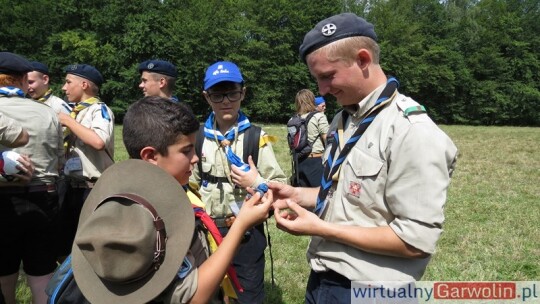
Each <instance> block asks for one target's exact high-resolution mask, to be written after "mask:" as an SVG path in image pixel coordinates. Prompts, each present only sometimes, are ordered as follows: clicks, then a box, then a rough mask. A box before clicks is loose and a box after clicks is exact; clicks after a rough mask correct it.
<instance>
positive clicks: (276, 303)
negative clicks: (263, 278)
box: [264, 282, 285, 304]
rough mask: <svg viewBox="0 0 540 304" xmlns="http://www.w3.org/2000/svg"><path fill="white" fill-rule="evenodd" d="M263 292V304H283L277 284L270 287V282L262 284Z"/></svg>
mask: <svg viewBox="0 0 540 304" xmlns="http://www.w3.org/2000/svg"><path fill="white" fill-rule="evenodd" d="M264 291H265V293H266V298H265V300H264V303H267V304H285V302H284V301H283V291H282V290H281V288H280V287H279V286H278V285H277V284H275V285H272V283H271V282H264Z"/></svg>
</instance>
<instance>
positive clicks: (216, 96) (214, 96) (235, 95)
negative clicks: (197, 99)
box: [208, 91, 242, 103]
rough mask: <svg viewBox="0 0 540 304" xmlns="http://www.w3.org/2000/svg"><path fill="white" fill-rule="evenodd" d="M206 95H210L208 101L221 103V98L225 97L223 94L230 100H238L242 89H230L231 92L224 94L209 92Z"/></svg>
mask: <svg viewBox="0 0 540 304" xmlns="http://www.w3.org/2000/svg"><path fill="white" fill-rule="evenodd" d="M208 96H209V97H210V101H211V102H213V103H221V102H223V100H224V99H225V96H227V99H228V100H229V101H230V102H235V101H239V100H240V98H242V91H232V92H228V93H224V94H221V93H210V94H208Z"/></svg>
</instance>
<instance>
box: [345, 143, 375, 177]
mask: <svg viewBox="0 0 540 304" xmlns="http://www.w3.org/2000/svg"><path fill="white" fill-rule="evenodd" d="M347 163H348V164H349V166H351V169H352V170H353V172H354V174H355V175H356V176H374V175H377V174H379V172H380V171H381V169H382V167H383V165H384V162H383V161H382V160H381V159H379V158H376V157H374V156H371V155H369V154H367V153H366V152H364V151H362V150H360V149H357V148H353V149H352V151H351V154H350V155H349V157H347Z"/></svg>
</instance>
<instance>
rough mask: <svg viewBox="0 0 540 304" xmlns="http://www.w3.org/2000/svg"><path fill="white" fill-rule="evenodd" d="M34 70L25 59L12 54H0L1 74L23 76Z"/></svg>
mask: <svg viewBox="0 0 540 304" xmlns="http://www.w3.org/2000/svg"><path fill="white" fill-rule="evenodd" d="M33 69H34V68H32V65H31V64H30V61H28V60H26V59H25V58H24V57H22V56H19V55H17V54H13V53H10V52H0V74H8V75H23V74H26V73H28V72H31V71H32V70H33Z"/></svg>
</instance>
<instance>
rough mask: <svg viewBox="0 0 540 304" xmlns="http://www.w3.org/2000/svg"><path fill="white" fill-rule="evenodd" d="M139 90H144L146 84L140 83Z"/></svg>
mask: <svg viewBox="0 0 540 304" xmlns="http://www.w3.org/2000/svg"><path fill="white" fill-rule="evenodd" d="M139 88H141V89H144V83H143V82H142V81H141V83H139Z"/></svg>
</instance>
